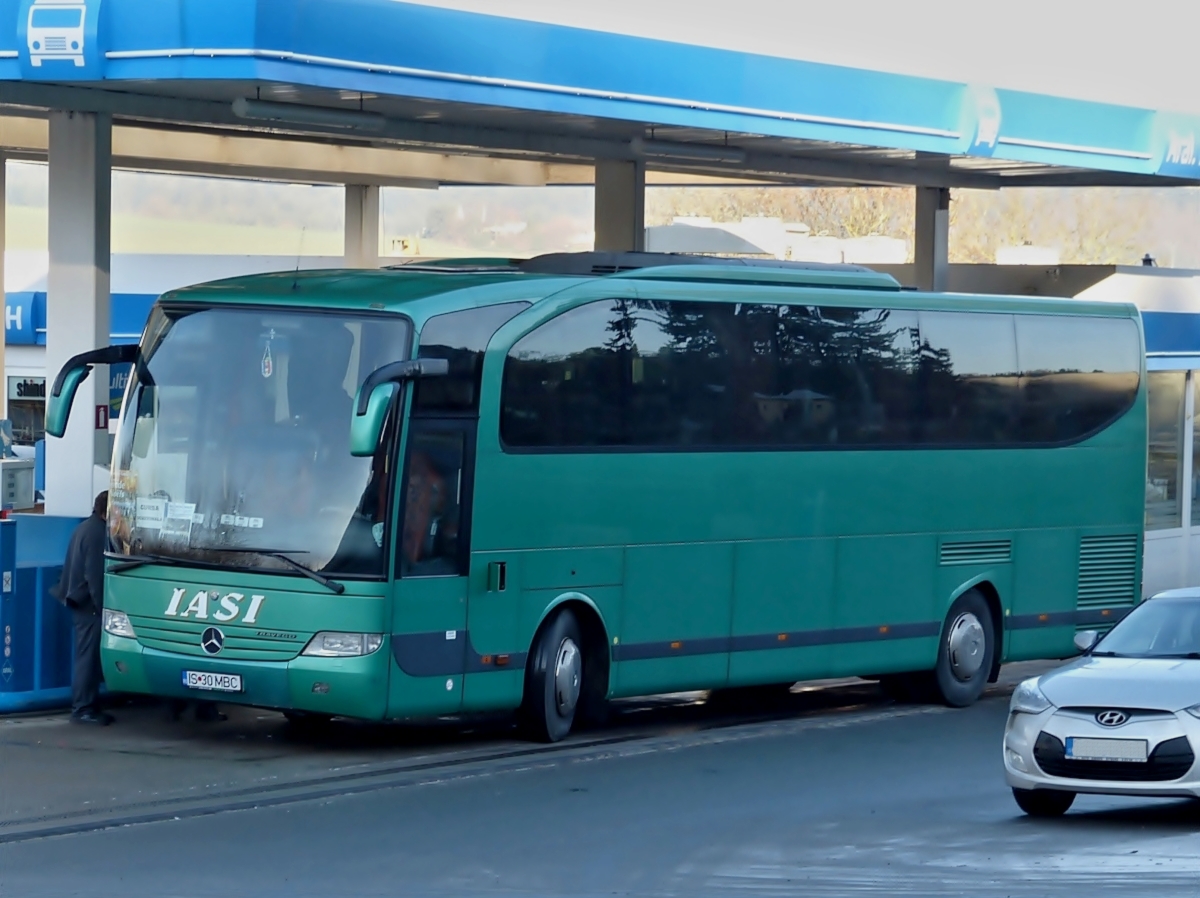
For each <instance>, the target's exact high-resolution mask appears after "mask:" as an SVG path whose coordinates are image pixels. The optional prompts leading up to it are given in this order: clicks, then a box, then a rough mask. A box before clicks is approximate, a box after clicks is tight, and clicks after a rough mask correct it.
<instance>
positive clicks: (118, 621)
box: [104, 608, 137, 639]
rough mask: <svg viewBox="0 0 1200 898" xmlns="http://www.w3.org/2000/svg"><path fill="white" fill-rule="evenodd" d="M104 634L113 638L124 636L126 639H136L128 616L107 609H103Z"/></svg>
mask: <svg viewBox="0 0 1200 898" xmlns="http://www.w3.org/2000/svg"><path fill="white" fill-rule="evenodd" d="M104 632H105V633H109V634H111V635H113V636H124V637H125V638H126V639H136V638H137V634H136V633H134V632H133V624H131V623H130V622H129V615H128V614H126V613H125V612H124V611H112V610H110V609H108V608H105V609H104Z"/></svg>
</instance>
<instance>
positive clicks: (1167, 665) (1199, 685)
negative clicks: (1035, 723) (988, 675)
mask: <svg viewBox="0 0 1200 898" xmlns="http://www.w3.org/2000/svg"><path fill="white" fill-rule="evenodd" d="M1038 686H1039V687H1040V688H1041V690H1042V693H1043V694H1044V695H1045V696H1046V698H1048V699H1050V701H1051V702H1053V703H1054V704H1055V705H1057V706H1058V707H1060V708H1064V707H1080V706H1082V707H1089V708H1098V707H1113V708H1154V709H1158V710H1163V711H1181V710H1183V709H1184V708H1190V707H1191V706H1192V705H1197V704H1200V660H1190V659H1179V658H1094V657H1084V658H1079V659H1077V660H1076V661H1073V662H1072V663H1071V664H1068V665H1067V666H1066V667H1060V668H1059V669H1058V670H1053V671H1051V672H1050V673H1048V674H1043V675H1042V676H1041V677H1039V678H1038Z"/></svg>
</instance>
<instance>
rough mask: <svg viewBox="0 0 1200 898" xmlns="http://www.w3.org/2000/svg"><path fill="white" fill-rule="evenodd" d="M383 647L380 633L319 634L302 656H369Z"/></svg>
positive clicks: (310, 641)
mask: <svg viewBox="0 0 1200 898" xmlns="http://www.w3.org/2000/svg"><path fill="white" fill-rule="evenodd" d="M381 645H383V636H381V635H380V634H379V633H333V632H328V631H327V632H323V633H318V634H317V635H316V636H314V637H313V638H312V639H311V640H309V643H308V645H306V646H305V647H304V651H303V652H301V654H302V655H312V656H315V657H317V658H349V657H353V656H356V655H369V654H371V653H372V652H374V651H378V649H379V647H380V646H381Z"/></svg>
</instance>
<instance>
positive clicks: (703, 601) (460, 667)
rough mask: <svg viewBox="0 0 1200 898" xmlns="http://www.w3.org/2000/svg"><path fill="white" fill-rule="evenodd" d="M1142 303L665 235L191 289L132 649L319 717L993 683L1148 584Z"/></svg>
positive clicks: (135, 483)
mask: <svg viewBox="0 0 1200 898" xmlns="http://www.w3.org/2000/svg"><path fill="white" fill-rule="evenodd" d="M1142 347H1143V342H1142V332H1141V322H1140V318H1139V316H1138V312H1137V310H1136V309H1135V308H1134V307H1133V306H1131V305H1121V304H1100V303H1087V302H1081V301H1077V300H1056V299H1040V298H1029V297H1007V298H1006V297H995V296H986V297H985V296H963V295H944V294H925V293H918V292H911V291H907V290H902V289H901V288H900V287H899V285H898V284H897V283H896V281H894V280H893V279H892V278H890V277H888V276H886V275H882V274H879V273H876V272H872V271H870V270H867V269H863V268H858V267H854V266H831V267H821V266H811V265H801V264H796V263H784V262H779V263H774V262H770V263H768V262H762V261H757V262H752V261H748V260H737V259H718V258H695V257H692V258H689V257H672V256H658V255H652V254H596V253H587V254H556V255H551V256H542V257H538V258H536V259H532V260H529V261H524V262H509V261H504V260H500V261H488V260H475V261H472V262H454V263H450V262H448V263H444V264H441V263H438V264H430V263H421V264H409V265H405V266H399V267H397V268H394V269H389V270H381V271H329V272H317V273H313V272H303V273H297V272H290V273H286V274H273V275H262V276H253V277H244V278H236V279H232V280H225V281H219V282H215V283H211V284H207V285H201V286H196V287H192V288H188V289H184V290H178V291H174V292H171V293H168V294H166V295H164V296H163V297H162V298H161V299H160V300H159V301H158V302H157V303H156V305H155V307H154V310H153V312H152V314H151V316H150V319H149V321H148V323H147V325H146V330H145V333H144V335H143V337H142V339H141V343H140V345H139V346H136V347H110V348H108V349H103V350H98V351H96V352H92V353H87V354H84V355H82V356H78V357H76V358H75V359H72V360H71V362H69V363H68V364H67V366H66V367H64V369H63V370H62V372H60V373H59V375H58V378H57V380H56V382H55V383H54V385H53V388H52V391H51V397H50V401H49V405H48V409H47V431H48V432H49V433H50V434H52V435H61V434H62V433H63V431H64V429H65V427H66V420H67V416H68V414H69V410H70V405H71V400H72V397H73V395H74V393H75V391H76V388H77V386H78V384H79V383H80V382H81V380H82V379H83V378H84V377H86V376H87V374H88V371H89V370H90V369H91V366H93V365H97V364H112V363H117V362H132V364H133V374H132V376H131V377H130V380H129V386H128V390H127V392H126V395H125V400H124V405H123V410H122V415H121V420H120V425H119V430H118V432H117V436H116V443H115V449H114V455H113V461H112V486H111V492H110V497H111V499H110V504H111V510H110V518H109V526H110V536H111V551H110V554H109V561H108V570H107V581H106V605H107V607H106V608H105V610H104V631H105V635H104V642H103V651H102V654H103V665H104V674H105V679H106V681H107V683H108V686H109V688H110V689H112V690H115V691H120V692H133V693H150V694H155V695H160V696H171V697H176V698H181V697H189V696H190V697H207V698H214V697H220V698H221V700H223V701H230V702H239V703H244V704H248V705H254V706H261V707H267V708H276V709H279V710H281V711H283V712H284V713H285V714H288V715H289V717H292V718H294V719H300V718H308V719H323V718H325V717H329V716H348V717H355V718H364V719H371V720H393V719H406V718H418V717H428V716H435V715H447V714H457V713H465V712H475V711H492V710H500V709H520V712H521V715H522V717H523V719H524V720H525V721H526V722H527V723H528V725H529V727H530V729H531V731H532V732H533V733H534V734H536V735H537V736H538V737H539V738H542V739H547V740H556V739H560V738H562V737H563V736H565V735H566V734H567V733H568V732H569V731H570V730H571V727H572V725H573V724H574V723H576V722H583V721H587V720H591V719H594V718H597V717H598V716H600V715H601V714H602V712H603V709H604V707H605V703H606V701H607V700H608V699H610V698H615V697H621V696H636V695H649V694H657V693H666V692H674V691H681V690H698V689H735V688H739V687H769V686H772V685H778V684H791V683H793V682H796V681H798V680H804V679H811V678H819V677H833V676H850V675H857V676H867V677H877V678H879V679H880V680H881V681H882V683H883V685H884V687H885V688H886V689H888V690H889V691H891V692H893V693H895V694H897V695H899V694H908V695H929V696H932V697H936V698H938V699H940V700H942V701H945V702H946V703H948V704H950V705H955V706H962V705H968V704H970V703H971V702H973V701H974V700H975V699H977V698H978V697H979V696H980V694H981V692H982V690H983V689H984V687H985V685H986V683H987V682H988V681H989V679H994V678H995V676H996V674H997V672H998V670H999V665H1000V663H1001V661H1016V660H1020V659H1030V658H1045V657H1063V656H1066V655H1068V654H1070V653H1072V651H1073V648H1072V640H1073V636H1074V634H1075V631H1076V628H1077V627H1087V628H1092V627H1095V626H1097V625H1103V624H1105V623H1108V622H1111V621H1115V620H1116V619H1117V618H1119V617H1120V616H1121V615H1122V614H1123V613H1124V611H1125V610H1126V609H1128V608H1129V607H1131V606H1132V605H1133V604H1134V603H1135V602H1136V601H1137V600H1138V597H1139V585H1140V564H1141V562H1140V559H1141V542H1142V515H1143V505H1144V489H1145V485H1144V484H1145V470H1146V391H1145V386H1144V384H1145V375H1144V367H1145V366H1144V352H1143V348H1142Z"/></svg>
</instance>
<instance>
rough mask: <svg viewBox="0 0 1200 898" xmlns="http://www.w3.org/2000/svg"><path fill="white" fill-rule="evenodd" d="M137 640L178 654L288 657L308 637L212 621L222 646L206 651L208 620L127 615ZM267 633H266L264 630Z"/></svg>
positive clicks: (233, 658)
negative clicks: (202, 639)
mask: <svg viewBox="0 0 1200 898" xmlns="http://www.w3.org/2000/svg"><path fill="white" fill-rule="evenodd" d="M129 620H130V623H132V624H133V629H134V632H135V633H137V640H138V642H140V643H141V644H142V645H144V646H146V648H150V649H158V650H159V651H161V652H172V653H174V654H177V655H194V656H196V657H198V658H214V659H219V660H224V661H291V660H292V659H293V658H295V657H296V656H297V655H299V654H300V650H301V649H302V648H304V644H305V642H306V641H307V640H306V638H305V636H304V634H301V633H292V632H278V631H274V630H271V631H267V630H259V629H258V628H257V627H239V626H236V625H229V624H221V623H218V624H215V626H217V627H218V628H219V629H220V630H221V632H222V633H224V634H225V646H224V648H222V650H221V652H220V654H217V655H208V654H206V653H205V651H204V649H202V648H201V647H200V637H201V634H203V633H204V631H205V630H206V629H207V628H208V627H209V626H212V625H211V624H208V623H205V622H203V621H191V620H188V621H180V620H164V619H163V618H154V617H135V616H133V615H130V616H129ZM268 633H269V634H270V635H267V634H268Z"/></svg>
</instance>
